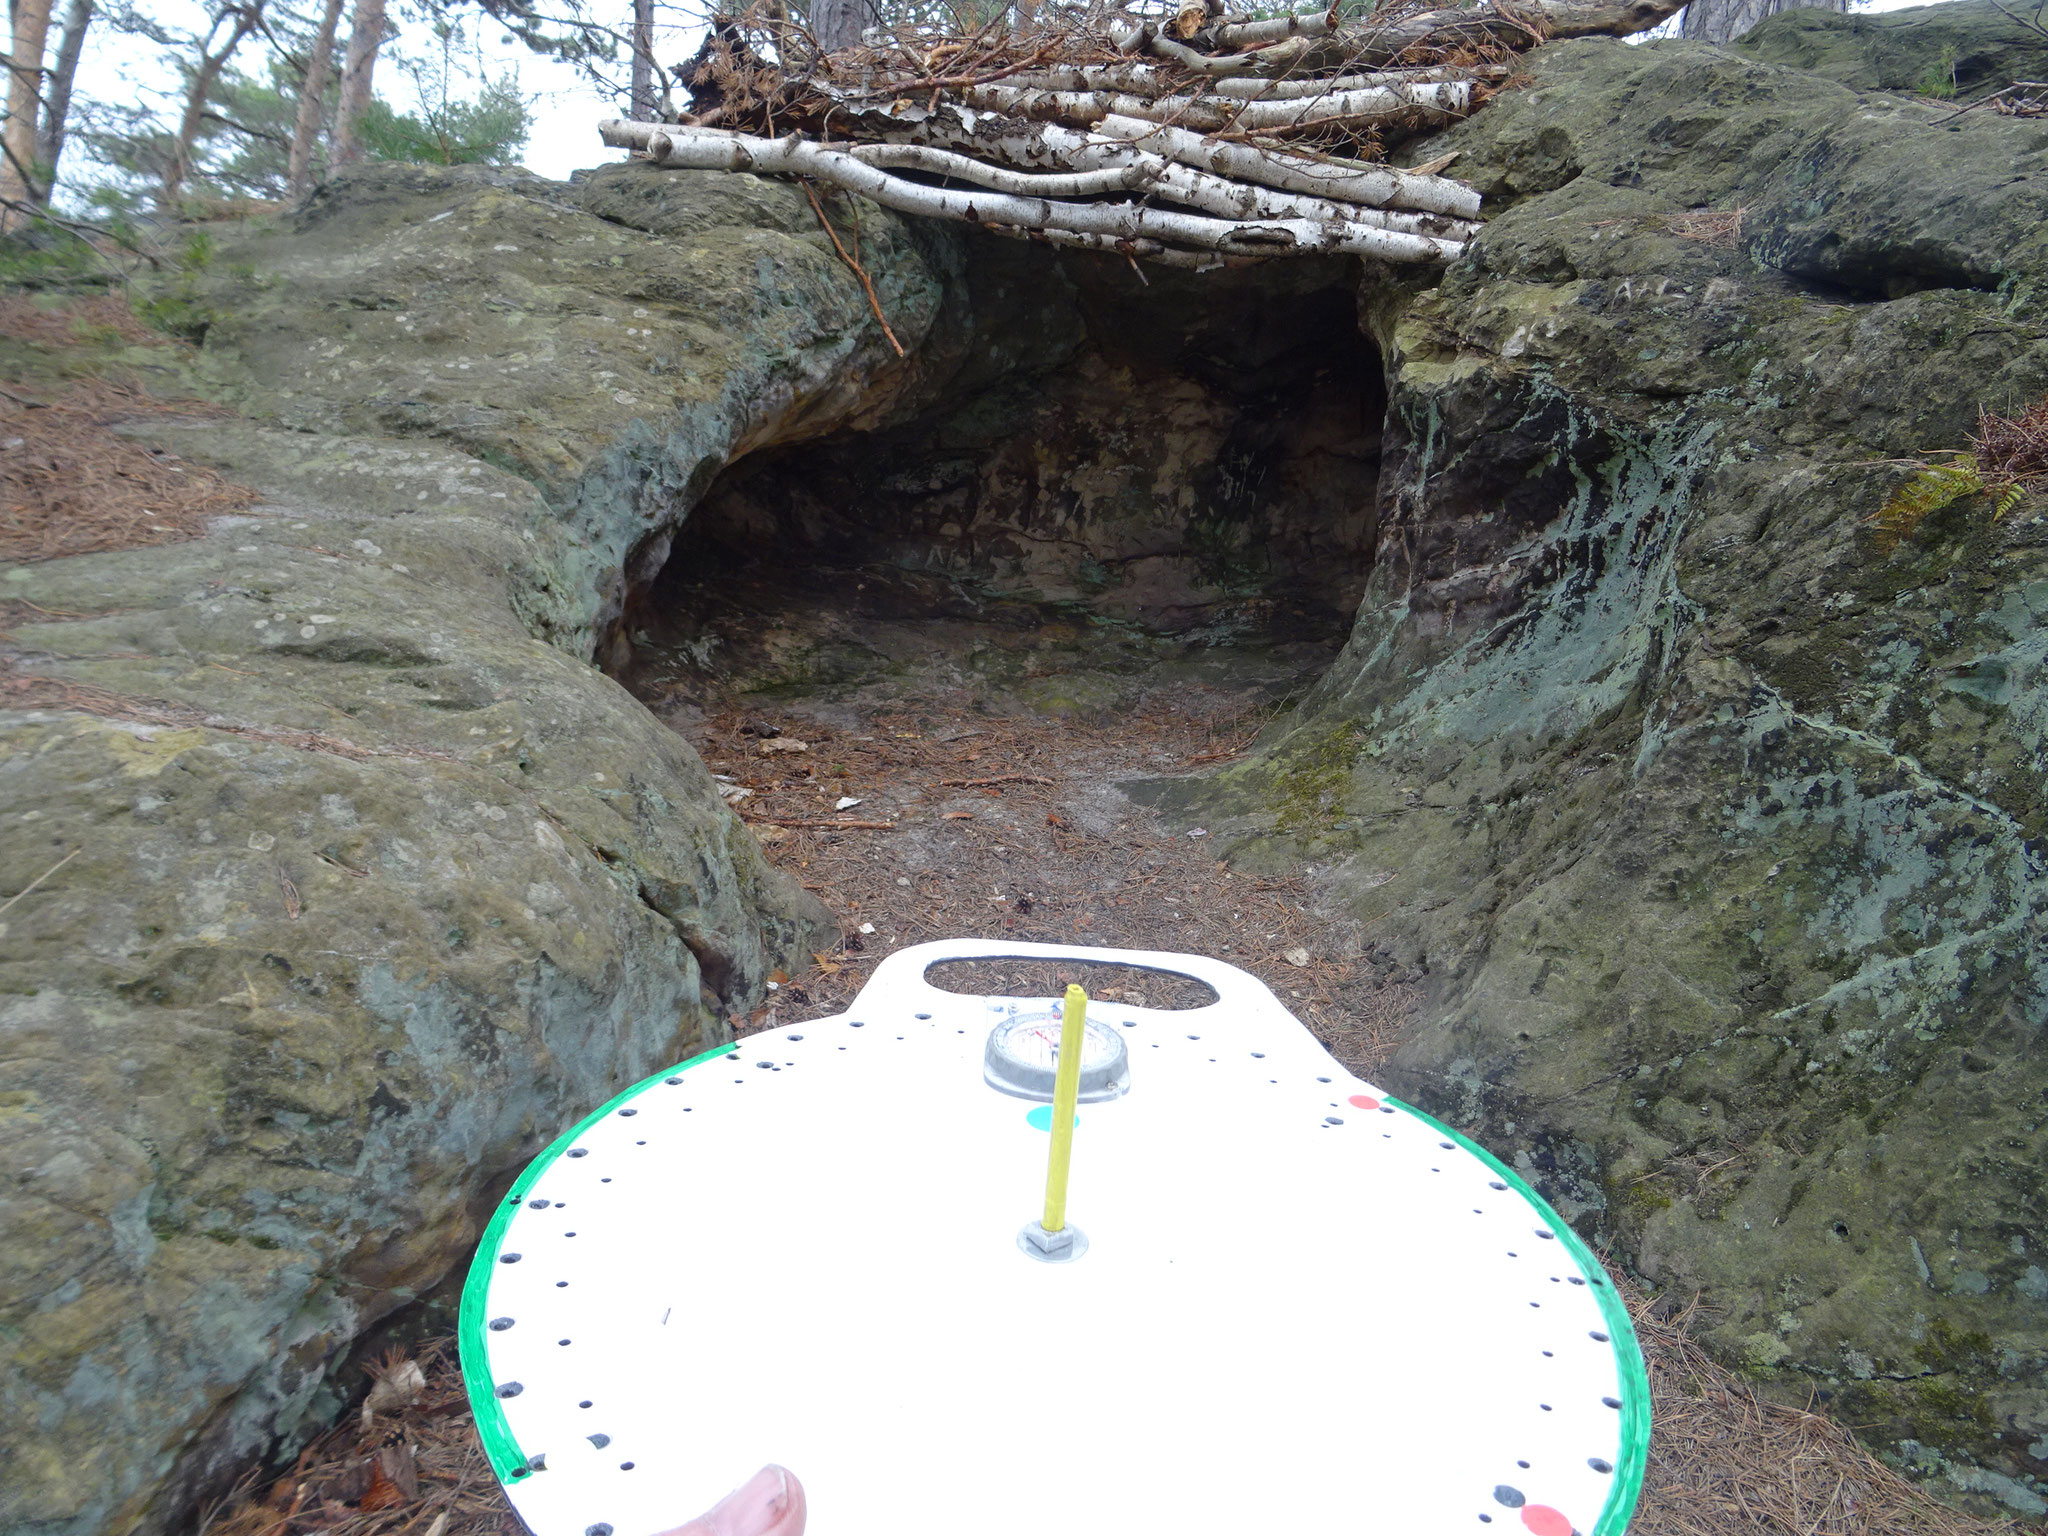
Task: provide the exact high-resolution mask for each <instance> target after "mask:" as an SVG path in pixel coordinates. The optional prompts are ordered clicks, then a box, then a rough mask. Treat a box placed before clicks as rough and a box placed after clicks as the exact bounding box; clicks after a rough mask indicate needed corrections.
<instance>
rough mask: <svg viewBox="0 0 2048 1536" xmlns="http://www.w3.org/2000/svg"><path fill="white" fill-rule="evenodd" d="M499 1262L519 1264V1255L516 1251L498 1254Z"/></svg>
mask: <svg viewBox="0 0 2048 1536" xmlns="http://www.w3.org/2000/svg"><path fill="white" fill-rule="evenodd" d="M498 1262H499V1263H500V1264H517V1263H518V1262H519V1255H518V1254H516V1253H501V1254H499V1255H498Z"/></svg>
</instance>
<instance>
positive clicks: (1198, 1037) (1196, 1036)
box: [1188, 1035, 1202, 1040]
mask: <svg viewBox="0 0 2048 1536" xmlns="http://www.w3.org/2000/svg"><path fill="white" fill-rule="evenodd" d="M1188 1038H1189V1039H1190V1040H1199V1039H1201V1038H1202V1037H1201V1036H1200V1035H1189V1036H1188Z"/></svg>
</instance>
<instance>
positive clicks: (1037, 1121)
mask: <svg viewBox="0 0 2048 1536" xmlns="http://www.w3.org/2000/svg"><path fill="white" fill-rule="evenodd" d="M1024 1121H1025V1123H1026V1124H1027V1125H1029V1126H1030V1127H1031V1129H1033V1130H1034V1131H1049V1130H1051V1129H1052V1106H1051V1105H1050V1104H1041V1105H1039V1106H1038V1107H1037V1108H1036V1109H1034V1110H1032V1111H1031V1113H1029V1114H1028V1115H1026V1116H1025V1117H1024ZM1080 1123H1081V1116H1080V1113H1079V1112H1078V1111H1076V1113H1075V1115H1074V1124H1076V1125H1079V1124H1080Z"/></svg>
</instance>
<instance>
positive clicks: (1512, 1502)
mask: <svg viewBox="0 0 2048 1536" xmlns="http://www.w3.org/2000/svg"><path fill="white" fill-rule="evenodd" d="M1524 1465H1527V1463H1524ZM1493 1502H1494V1503H1496V1504H1505V1505H1507V1507H1508V1508H1509V1509H1520V1508H1521V1507H1522V1506H1523V1505H1524V1504H1526V1503H1528V1502H1529V1500H1528V1499H1527V1498H1526V1497H1525V1496H1524V1495H1523V1493H1522V1490H1521V1489H1519V1488H1515V1487H1511V1486H1509V1485H1508V1484H1507V1483H1501V1484H1499V1485H1498V1486H1497V1487H1495V1489H1494V1490H1493Z"/></svg>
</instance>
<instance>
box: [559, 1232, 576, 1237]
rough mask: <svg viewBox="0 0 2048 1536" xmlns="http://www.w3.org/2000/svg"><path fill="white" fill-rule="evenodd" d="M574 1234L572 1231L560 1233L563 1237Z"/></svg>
mask: <svg viewBox="0 0 2048 1536" xmlns="http://www.w3.org/2000/svg"><path fill="white" fill-rule="evenodd" d="M575 1235H576V1234H575V1233H574V1232H564V1233H563V1234H562V1236H564V1237H574V1236H575Z"/></svg>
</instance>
